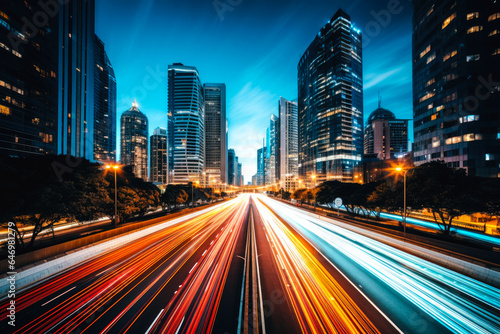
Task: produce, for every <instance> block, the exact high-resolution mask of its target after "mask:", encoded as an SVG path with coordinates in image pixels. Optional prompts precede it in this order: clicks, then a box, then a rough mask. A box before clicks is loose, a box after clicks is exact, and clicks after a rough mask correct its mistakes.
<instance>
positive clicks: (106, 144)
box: [94, 36, 116, 162]
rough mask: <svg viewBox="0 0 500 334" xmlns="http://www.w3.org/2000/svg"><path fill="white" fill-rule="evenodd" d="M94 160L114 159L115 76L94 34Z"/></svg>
mask: <svg viewBox="0 0 500 334" xmlns="http://www.w3.org/2000/svg"><path fill="white" fill-rule="evenodd" d="M94 50H95V68H94V82H95V84H94V93H95V96H94V160H96V161H102V162H109V161H116V78H115V72H114V70H113V66H112V65H111V62H110V61H109V58H108V55H107V54H106V51H105V48H104V43H103V42H102V41H101V40H100V39H99V37H97V36H95V48H94Z"/></svg>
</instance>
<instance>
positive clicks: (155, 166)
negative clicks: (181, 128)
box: [149, 128, 168, 184]
mask: <svg viewBox="0 0 500 334" xmlns="http://www.w3.org/2000/svg"><path fill="white" fill-rule="evenodd" d="M149 145H150V147H151V149H150V155H149V156H150V167H149V179H150V180H151V182H157V183H162V184H168V151H167V129H165V128H156V129H154V131H153V135H152V136H151V137H150V139H149Z"/></svg>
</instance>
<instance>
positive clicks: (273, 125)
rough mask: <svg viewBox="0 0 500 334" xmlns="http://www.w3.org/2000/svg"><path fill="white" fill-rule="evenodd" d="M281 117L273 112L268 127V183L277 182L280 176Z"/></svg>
mask: <svg viewBox="0 0 500 334" xmlns="http://www.w3.org/2000/svg"><path fill="white" fill-rule="evenodd" d="M279 130H280V127H279V118H278V116H276V115H274V114H272V115H271V120H270V124H269V129H268V132H267V133H268V145H267V147H268V152H267V155H268V167H267V175H266V184H275V183H276V182H277V180H278V178H279V154H280V148H279V144H280V142H279Z"/></svg>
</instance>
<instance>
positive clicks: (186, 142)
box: [168, 63, 205, 183]
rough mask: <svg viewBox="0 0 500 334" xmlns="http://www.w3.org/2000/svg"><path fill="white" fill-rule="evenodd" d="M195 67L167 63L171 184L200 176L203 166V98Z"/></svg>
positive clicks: (196, 178)
mask: <svg viewBox="0 0 500 334" xmlns="http://www.w3.org/2000/svg"><path fill="white" fill-rule="evenodd" d="M203 95H204V94H203V86H202V85H201V81H200V76H199V74H198V70H197V69H196V67H193V66H184V65H183V64H181V63H175V64H173V65H169V66H168V118H169V119H168V125H169V133H168V136H169V145H170V147H172V151H169V153H170V156H169V160H170V161H172V164H173V176H172V183H189V182H194V181H198V180H201V179H202V173H203V170H204V165H205V101H204V96H203Z"/></svg>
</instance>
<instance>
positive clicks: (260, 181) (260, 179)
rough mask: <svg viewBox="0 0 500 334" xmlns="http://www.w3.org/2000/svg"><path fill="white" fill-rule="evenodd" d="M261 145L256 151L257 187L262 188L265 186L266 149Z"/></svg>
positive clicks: (266, 168)
mask: <svg viewBox="0 0 500 334" xmlns="http://www.w3.org/2000/svg"><path fill="white" fill-rule="evenodd" d="M264 144H265V142H264V141H263V145H262V147H261V148H259V149H258V150H257V185H259V186H263V185H265V184H266V174H267V170H268V161H269V160H268V158H267V147H266V146H265V145H264Z"/></svg>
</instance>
